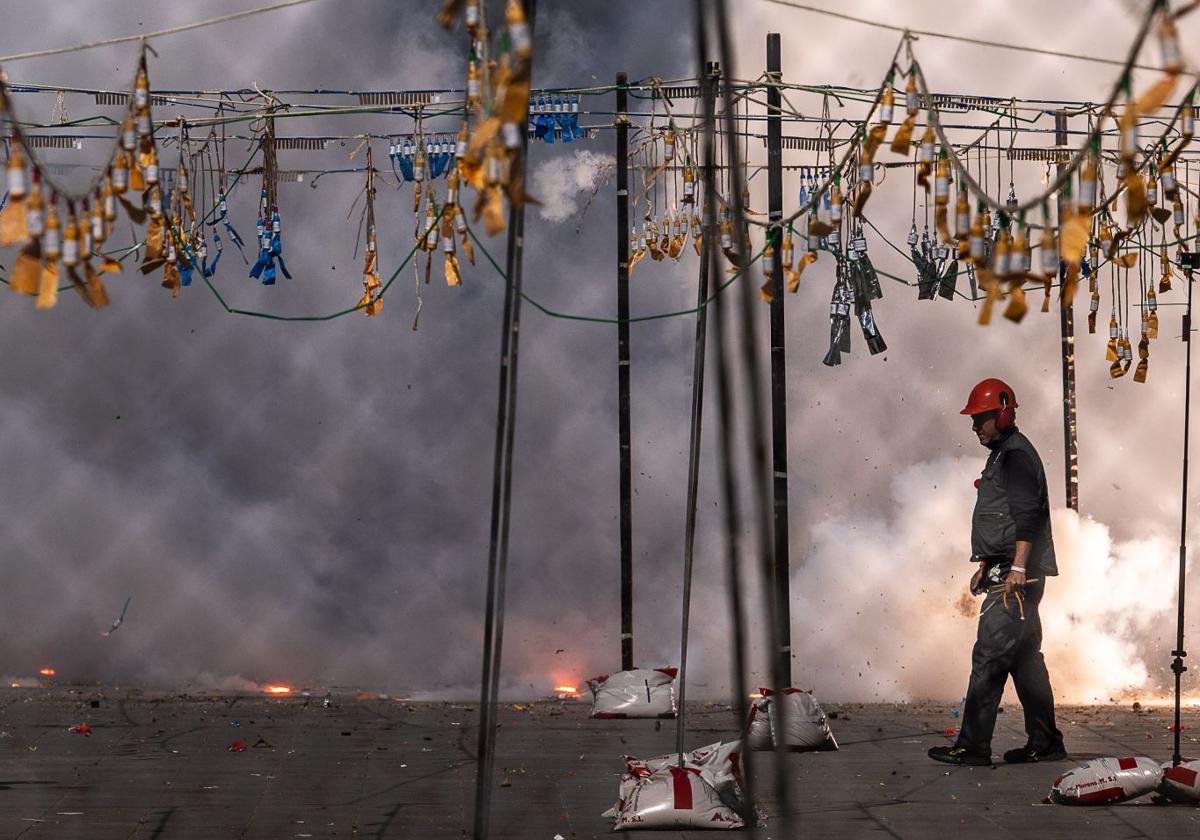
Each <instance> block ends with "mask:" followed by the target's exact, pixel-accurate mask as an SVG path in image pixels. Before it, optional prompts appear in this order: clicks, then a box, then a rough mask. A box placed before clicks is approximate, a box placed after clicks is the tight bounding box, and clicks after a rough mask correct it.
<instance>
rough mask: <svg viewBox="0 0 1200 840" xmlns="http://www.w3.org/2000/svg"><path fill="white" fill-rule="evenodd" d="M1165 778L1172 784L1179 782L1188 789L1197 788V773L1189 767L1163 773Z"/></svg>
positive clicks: (1175, 768)
mask: <svg viewBox="0 0 1200 840" xmlns="http://www.w3.org/2000/svg"><path fill="white" fill-rule="evenodd" d="M1163 778H1164V779H1170V780H1171V781H1172V782H1178V783H1179V784H1181V785H1186V786H1187V787H1195V785H1196V771H1195V770H1191V769H1189V768H1187V767H1172V768H1170V769H1169V770H1167V772H1166V773H1163Z"/></svg>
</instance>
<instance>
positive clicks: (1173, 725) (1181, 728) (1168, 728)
mask: <svg viewBox="0 0 1200 840" xmlns="http://www.w3.org/2000/svg"><path fill="white" fill-rule="evenodd" d="M1185 729H1187V727H1186V726H1184V725H1183V724H1182V723H1181V724H1179V730H1178V731H1180V732H1182V731H1183V730H1185ZM1167 731H1168V732H1175V731H1176V730H1175V724H1173V723H1172V724H1171V725H1170V726H1168V727H1167Z"/></svg>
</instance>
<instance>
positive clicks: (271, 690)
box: [263, 685, 292, 694]
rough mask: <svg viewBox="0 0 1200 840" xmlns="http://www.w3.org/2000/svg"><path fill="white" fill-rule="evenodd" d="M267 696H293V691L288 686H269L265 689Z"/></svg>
mask: <svg viewBox="0 0 1200 840" xmlns="http://www.w3.org/2000/svg"><path fill="white" fill-rule="evenodd" d="M263 691H265V692H267V694H291V693H292V689H291V688H290V687H288V686H286V685H269V686H267V687H266V688H264V689H263Z"/></svg>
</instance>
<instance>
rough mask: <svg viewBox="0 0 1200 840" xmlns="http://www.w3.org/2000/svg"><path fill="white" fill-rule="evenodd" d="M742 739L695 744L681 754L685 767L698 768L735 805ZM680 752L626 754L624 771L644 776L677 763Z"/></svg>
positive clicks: (739, 775)
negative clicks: (652, 755) (650, 754)
mask: <svg viewBox="0 0 1200 840" xmlns="http://www.w3.org/2000/svg"><path fill="white" fill-rule="evenodd" d="M741 752H742V742H741V741H729V742H721V741H717V742H716V743H715V744H709V745H708V746H705V747H697V748H696V749H694V750H692V751H691V752H685V753H684V754H683V762H684V766H685V767H693V768H695V769H697V770H699V771H700V775H702V776H703V777H704V780H705V781H707V782H708V783H709V784H710V785H712V786H713V787H714V788H715V789H716V791H717V793H719V794H720V795H721V799H722V801H724V802H725V804H727V805H730V806H731V807H737V806H738V805H739V803H740V802H741V797H742V791H741V786H742V756H741ZM678 764H679V754H678V753H671V754H670V755H658V756H655V757H654V758H635V757H633V756H631V755H627V756H625V772H626V773H628V774H629V775H631V776H635V777H638V778H645V777H647V776H651V775H653V774H654V773H657V772H659V771H660V770H664V769H666V768H667V767H671V766H678Z"/></svg>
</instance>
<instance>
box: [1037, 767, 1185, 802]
mask: <svg viewBox="0 0 1200 840" xmlns="http://www.w3.org/2000/svg"><path fill="white" fill-rule="evenodd" d="M1162 776H1163V770H1162V768H1161V767H1159V766H1158V762H1156V761H1152V760H1151V759H1149V758H1145V757H1142V756H1139V757H1137V758H1094V759H1092V760H1091V761H1086V762H1084V763H1083V764H1081V765H1079V766H1078V767H1076V768H1074V769H1072V770H1068V771H1067V772H1066V773H1063V774H1062V775H1061V776H1059V777H1058V778H1057V779H1055V780H1054V784H1053V786H1051V788H1050V801H1052V802H1057V803H1058V804H1059V805H1111V804H1113V803H1115V802H1125V801H1127V800H1130V799H1136V798H1137V797H1139V796H1143V795H1145V794H1147V793H1152V792H1153V791H1154V789H1155V788H1157V787H1158V785H1159V782H1160V781H1161V780H1162Z"/></svg>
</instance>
